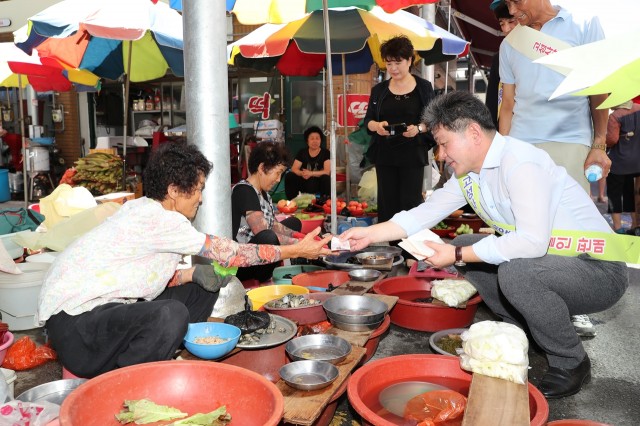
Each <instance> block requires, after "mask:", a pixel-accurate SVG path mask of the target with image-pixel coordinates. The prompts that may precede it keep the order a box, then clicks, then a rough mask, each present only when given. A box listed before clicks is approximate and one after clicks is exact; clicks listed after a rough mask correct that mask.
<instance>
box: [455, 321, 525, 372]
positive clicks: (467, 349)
mask: <svg viewBox="0 0 640 426" xmlns="http://www.w3.org/2000/svg"><path fill="white" fill-rule="evenodd" d="M460 337H461V338H462V349H463V351H464V353H461V354H460V367H461V368H463V369H465V370H468V371H472V372H474V373H479V374H484V375H485V376H490V377H497V378H499V379H505V380H509V381H511V382H514V383H519V384H524V383H525V382H526V380H527V371H528V369H529V356H528V350H529V341H528V340H527V336H526V334H525V333H524V331H522V330H521V329H520V328H518V327H516V326H515V325H513V324H508V323H504V322H498V321H481V322H477V323H475V324H473V325H471V327H469V330H467V331H465V332H464V333H462V335H461V336H460Z"/></svg>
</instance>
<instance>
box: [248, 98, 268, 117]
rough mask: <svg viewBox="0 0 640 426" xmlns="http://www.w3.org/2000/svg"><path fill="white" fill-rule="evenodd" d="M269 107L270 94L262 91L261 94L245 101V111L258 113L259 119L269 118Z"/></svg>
mask: <svg viewBox="0 0 640 426" xmlns="http://www.w3.org/2000/svg"><path fill="white" fill-rule="evenodd" d="M270 108H271V95H270V94H269V93H268V92H264V94H262V95H261V96H252V97H250V98H249V101H248V102H247V111H249V112H250V113H251V114H260V115H261V117H260V119H262V120H267V119H268V118H269V114H270Z"/></svg>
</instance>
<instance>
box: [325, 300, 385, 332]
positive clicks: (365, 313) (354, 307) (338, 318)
mask: <svg viewBox="0 0 640 426" xmlns="http://www.w3.org/2000/svg"><path fill="white" fill-rule="evenodd" d="M323 307H324V310H325V312H326V313H327V318H328V319H329V321H330V322H331V324H333V326H334V327H337V328H340V329H342V330H347V331H368V330H375V329H376V328H378V327H379V326H380V324H382V321H384V317H385V315H386V314H387V304H386V303H384V302H381V301H380V300H377V299H375V298H373V297H368V296H335V297H332V298H331V299H329V300H327V301H325V302H324V304H323Z"/></svg>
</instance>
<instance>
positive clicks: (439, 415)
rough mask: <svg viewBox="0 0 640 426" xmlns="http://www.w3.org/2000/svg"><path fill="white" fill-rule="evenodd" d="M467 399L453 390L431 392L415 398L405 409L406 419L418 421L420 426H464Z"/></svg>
mask: <svg viewBox="0 0 640 426" xmlns="http://www.w3.org/2000/svg"><path fill="white" fill-rule="evenodd" d="M466 406H467V398H465V397H464V395H462V394H460V393H458V392H455V391H452V390H436V391H429V392H425V393H423V394H420V395H418V396H416V397H413V398H411V399H410V400H409V402H407V407H406V408H405V409H404V418H405V419H407V420H415V421H418V422H419V423H418V426H434V425H442V426H444V425H447V426H454V425H456V426H457V425H460V424H462V415H463V414H464V409H465V407H466Z"/></svg>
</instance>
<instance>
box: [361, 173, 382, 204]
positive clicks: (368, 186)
mask: <svg viewBox="0 0 640 426" xmlns="http://www.w3.org/2000/svg"><path fill="white" fill-rule="evenodd" d="M358 186H359V188H358V197H359V198H360V199H361V200H370V201H371V202H372V203H373V204H377V203H378V178H377V175H376V169H375V167H374V168H373V169H371V170H367V171H366V172H364V173H363V174H362V179H360V183H359V184H358Z"/></svg>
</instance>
